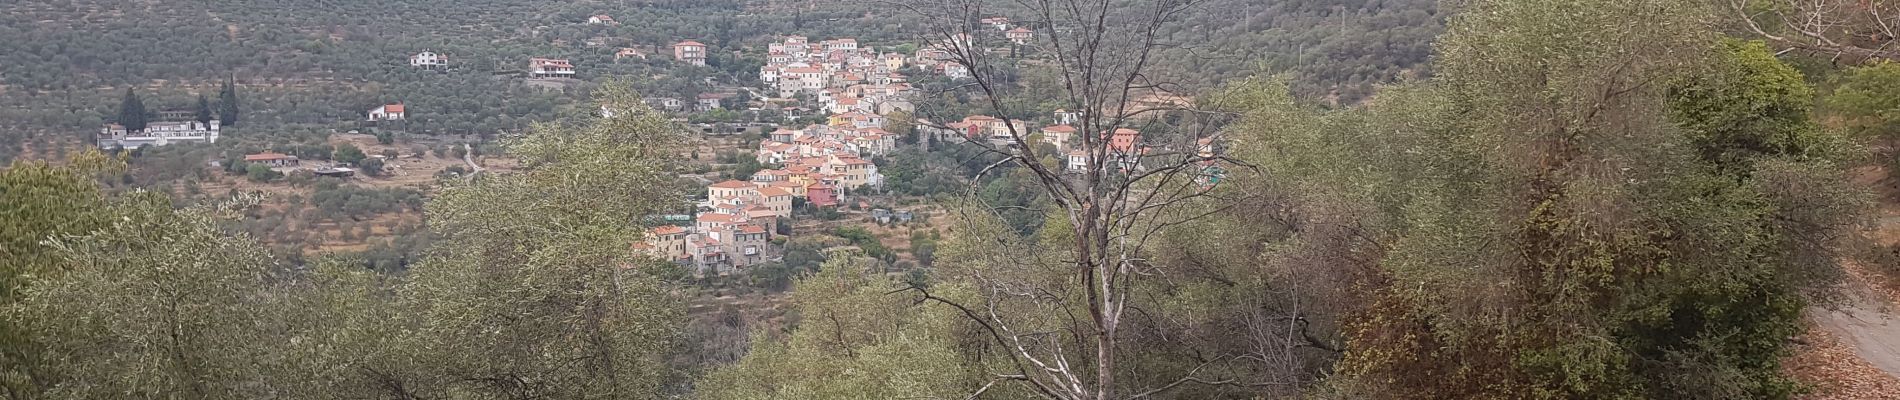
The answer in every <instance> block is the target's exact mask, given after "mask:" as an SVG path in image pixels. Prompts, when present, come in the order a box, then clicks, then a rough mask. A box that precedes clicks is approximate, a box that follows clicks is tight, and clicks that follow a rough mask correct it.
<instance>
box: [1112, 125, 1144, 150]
mask: <svg viewBox="0 0 1900 400" xmlns="http://www.w3.org/2000/svg"><path fill="white" fill-rule="evenodd" d="M1140 138H1141V132H1138V131H1136V130H1134V129H1128V128H1116V129H1115V135H1114V136H1110V137H1109V138H1108V149H1109V150H1114V151H1116V152H1119V153H1122V154H1134V152H1135V140H1136V139H1140Z"/></svg>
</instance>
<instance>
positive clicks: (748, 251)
mask: <svg viewBox="0 0 1900 400" xmlns="http://www.w3.org/2000/svg"><path fill="white" fill-rule="evenodd" d="M745 255H748V256H755V255H759V248H758V247H756V246H746V247H745Z"/></svg>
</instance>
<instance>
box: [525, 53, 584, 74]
mask: <svg viewBox="0 0 1900 400" xmlns="http://www.w3.org/2000/svg"><path fill="white" fill-rule="evenodd" d="M528 75H529V76H533V77H536V78H558V77H569V76H574V64H571V63H568V62H567V60H564V59H557V58H539V57H536V58H530V59H528Z"/></svg>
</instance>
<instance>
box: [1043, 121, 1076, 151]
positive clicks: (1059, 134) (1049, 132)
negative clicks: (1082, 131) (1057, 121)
mask: <svg viewBox="0 0 1900 400" xmlns="http://www.w3.org/2000/svg"><path fill="white" fill-rule="evenodd" d="M1074 136H1075V127H1073V126H1068V125H1051V126H1048V127H1044V128H1042V141H1043V142H1044V143H1048V144H1052V145H1055V146H1056V149H1057V150H1060V151H1068V150H1069V138H1071V137H1074Z"/></svg>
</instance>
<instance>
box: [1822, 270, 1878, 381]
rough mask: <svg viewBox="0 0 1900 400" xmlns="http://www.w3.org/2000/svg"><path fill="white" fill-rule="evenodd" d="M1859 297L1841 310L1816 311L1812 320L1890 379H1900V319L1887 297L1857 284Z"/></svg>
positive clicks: (1854, 296) (1856, 295)
mask: <svg viewBox="0 0 1900 400" xmlns="http://www.w3.org/2000/svg"><path fill="white" fill-rule="evenodd" d="M1854 286H1856V287H1857V289H1856V290H1854V291H1855V292H1856V293H1854V295H1853V296H1852V297H1853V299H1851V300H1849V301H1848V304H1844V305H1842V306H1841V308H1840V309H1839V310H1826V309H1821V308H1814V309H1809V310H1808V318H1810V319H1811V320H1813V321H1814V323H1815V325H1817V326H1818V327H1820V328H1821V329H1823V330H1826V331H1828V333H1831V334H1833V335H1834V336H1835V337H1837V338H1839V339H1840V340H1841V342H1843V343H1844V344H1846V345H1847V346H1848V347H1850V348H1853V349H1854V354H1856V355H1859V356H1860V358H1861V359H1863V360H1867V363H1868V364H1872V365H1873V366H1874V367H1875V368H1879V369H1880V370H1881V371H1883V372H1886V373H1887V375H1890V376H1894V377H1896V378H1900V316H1896V315H1895V314H1894V307H1893V305H1892V304H1889V303H1888V302H1887V301H1886V300H1885V296H1883V295H1880V294H1876V293H1874V291H1872V290H1869V289H1867V288H1866V286H1865V285H1860V284H1856V285H1854Z"/></svg>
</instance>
